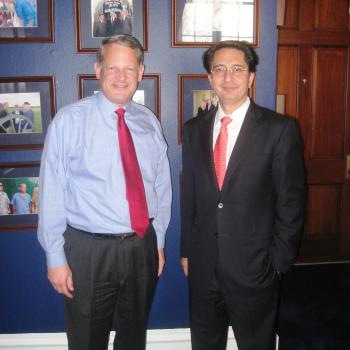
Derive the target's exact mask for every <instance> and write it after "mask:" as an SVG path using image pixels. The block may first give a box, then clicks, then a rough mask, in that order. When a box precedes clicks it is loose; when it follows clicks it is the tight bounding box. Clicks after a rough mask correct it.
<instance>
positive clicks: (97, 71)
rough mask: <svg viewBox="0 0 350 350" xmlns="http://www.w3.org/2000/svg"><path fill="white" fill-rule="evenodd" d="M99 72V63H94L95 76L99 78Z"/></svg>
mask: <svg viewBox="0 0 350 350" xmlns="http://www.w3.org/2000/svg"><path fill="white" fill-rule="evenodd" d="M100 73H101V65H100V64H99V63H97V62H96V63H95V74H96V78H97V79H100Z"/></svg>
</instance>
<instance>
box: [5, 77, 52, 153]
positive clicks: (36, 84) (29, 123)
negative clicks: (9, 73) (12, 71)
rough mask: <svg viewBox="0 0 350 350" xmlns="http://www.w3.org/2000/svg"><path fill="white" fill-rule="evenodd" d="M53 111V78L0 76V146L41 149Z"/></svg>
mask: <svg viewBox="0 0 350 350" xmlns="http://www.w3.org/2000/svg"><path fill="white" fill-rule="evenodd" d="M55 111H56V105H55V93H54V77H52V76H41V77H7V78H0V149H2V150H15V149H40V148H42V145H43V143H44V139H45V134H46V131H47V128H48V126H49V123H50V121H51V119H52V118H53V117H54V115H55Z"/></svg>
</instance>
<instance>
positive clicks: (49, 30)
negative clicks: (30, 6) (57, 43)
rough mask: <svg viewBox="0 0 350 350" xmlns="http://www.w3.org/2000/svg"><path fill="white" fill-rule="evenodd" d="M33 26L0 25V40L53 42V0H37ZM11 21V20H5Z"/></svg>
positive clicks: (11, 41) (10, 41)
mask: <svg viewBox="0 0 350 350" xmlns="http://www.w3.org/2000/svg"><path fill="white" fill-rule="evenodd" d="M36 11H37V18H36V26H35V27H11V26H7V24H6V25H5V24H4V26H0V42H6V43H19V42H23V43H32V42H42V43H44V42H47V43H53V42H54V40H55V38H54V0H37V7H36ZM7 21H11V20H7Z"/></svg>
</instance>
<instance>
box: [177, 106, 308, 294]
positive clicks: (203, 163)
mask: <svg viewBox="0 0 350 350" xmlns="http://www.w3.org/2000/svg"><path fill="white" fill-rule="evenodd" d="M216 110H217V109H214V110H212V111H209V112H208V113H206V114H205V115H203V116H202V117H201V118H194V119H191V120H190V121H188V122H187V123H186V124H185V126H184V130H183V145H182V147H183V175H182V176H183V182H182V185H183V186H182V215H181V216H182V218H181V220H182V237H181V256H183V257H187V258H188V260H189V283H190V286H191V287H192V288H194V289H197V290H202V291H204V290H207V289H208V288H209V286H210V283H211V281H212V280H213V273H214V269H215V268H217V269H218V267H219V270H220V271H219V272H220V274H221V275H222V278H223V280H224V281H225V283H227V286H229V288H231V287H232V288H234V286H237V288H240V289H242V290H245V292H247V291H249V290H255V289H256V288H258V289H263V288H266V287H268V286H269V285H271V283H272V282H273V281H275V280H276V271H281V272H286V271H287V270H288V268H289V266H290V264H291V263H292V262H294V260H295V258H296V252H297V248H298V244H299V241H300V238H301V234H302V227H303V220H304V211H305V209H304V207H305V197H306V195H305V187H306V186H305V171H304V161H303V145H302V141H301V137H300V133H299V129H298V126H297V123H296V121H295V120H294V119H291V118H287V117H284V116H281V115H278V114H276V113H275V112H273V111H271V110H268V109H266V108H262V107H260V106H258V105H256V104H255V103H254V102H253V101H251V103H250V106H249V109H248V111H247V114H246V116H245V120H244V122H243V125H242V128H241V131H240V134H239V136H238V139H237V142H236V144H235V147H234V149H233V152H232V155H231V158H230V161H229V164H228V168H227V172H226V176H225V180H224V184H223V187H222V191H219V189H218V186H217V182H216V176H215V170H214V161H213V124H214V119H215V114H216ZM217 237H218V238H217ZM248 293H249V292H248Z"/></svg>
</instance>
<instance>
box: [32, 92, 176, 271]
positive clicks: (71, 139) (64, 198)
mask: <svg viewBox="0 0 350 350" xmlns="http://www.w3.org/2000/svg"><path fill="white" fill-rule="evenodd" d="M116 108H117V106H115V105H114V104H112V103H111V102H110V101H109V100H108V99H107V98H106V97H105V96H104V95H103V93H101V92H100V93H98V94H96V95H93V96H90V97H87V98H85V99H83V100H80V101H78V102H76V103H73V104H71V105H69V106H66V107H64V108H62V109H61V110H60V111H59V112H58V113H57V115H56V116H55V118H54V119H53V121H52V123H51V124H50V126H49V129H48V133H47V137H46V140H45V146H44V151H43V155H42V160H41V168H40V208H39V225H38V239H39V241H40V243H41V245H42V247H43V248H44V250H45V252H46V257H47V264H48V266H51V267H53V266H62V265H64V264H66V258H65V254H64V249H63V244H64V238H63V233H64V231H65V229H66V225H67V223H68V224H69V225H71V226H73V227H75V228H77V229H80V230H84V231H88V232H95V233H108V234H118V233H124V232H130V231H132V229H131V226H130V215H129V206H128V202H127V200H126V196H125V191H126V187H125V178H124V173H123V166H122V163H121V158H120V154H119V144H118V132H117V118H118V116H117V115H116V114H115V113H114V111H115V110H116ZM124 108H125V111H126V112H125V121H126V124H127V125H128V127H129V129H130V132H131V135H132V138H133V142H134V145H135V149H136V154H137V158H138V162H139V165H140V169H141V174H142V178H143V182H144V187H145V192H146V199H147V206H148V212H149V217H150V218H154V220H153V226H154V229H155V231H156V234H157V241H158V248H162V247H164V240H165V233H166V229H167V227H168V224H169V220H170V210H171V197H172V191H171V179H170V169H169V161H168V157H167V145H166V142H165V140H164V137H163V134H162V130H161V126H160V123H159V121H158V120H157V118H156V117H155V115H154V114H153V113H152V112H151V111H150V110H149V109H147V108H146V107H144V106H142V105H139V104H136V103H135V102H133V101H130V102H129V103H128V104H127V105H126V106H124Z"/></svg>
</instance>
